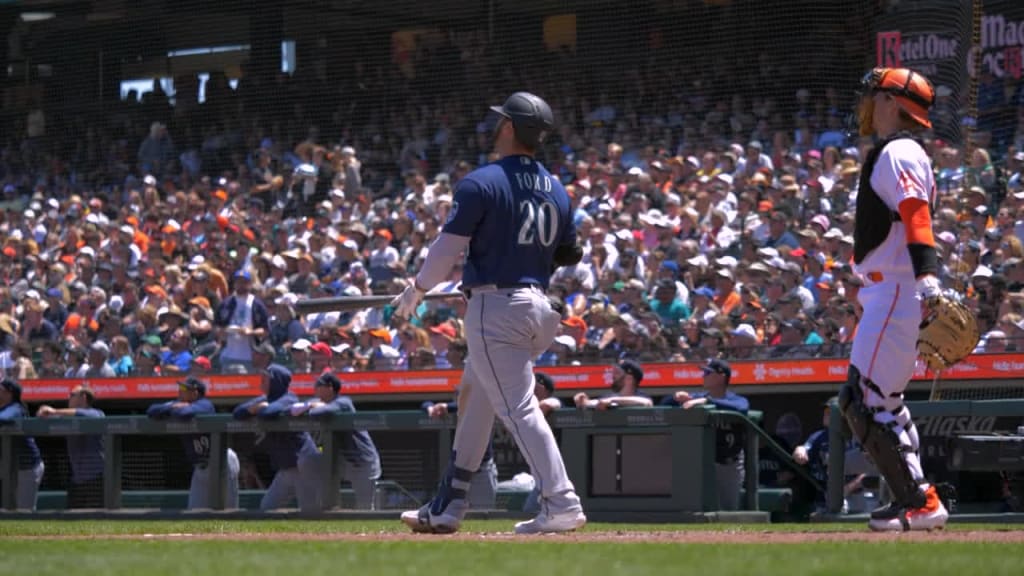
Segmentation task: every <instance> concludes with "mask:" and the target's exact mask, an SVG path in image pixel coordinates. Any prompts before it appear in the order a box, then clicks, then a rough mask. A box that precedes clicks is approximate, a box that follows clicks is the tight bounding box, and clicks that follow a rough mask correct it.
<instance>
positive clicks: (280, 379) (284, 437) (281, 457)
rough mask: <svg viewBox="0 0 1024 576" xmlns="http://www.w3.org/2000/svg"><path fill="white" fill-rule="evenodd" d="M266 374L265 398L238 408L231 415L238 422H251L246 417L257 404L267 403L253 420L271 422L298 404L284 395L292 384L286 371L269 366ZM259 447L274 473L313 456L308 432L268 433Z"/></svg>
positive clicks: (272, 365)
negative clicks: (308, 455) (267, 387)
mask: <svg viewBox="0 0 1024 576" xmlns="http://www.w3.org/2000/svg"><path fill="white" fill-rule="evenodd" d="M267 372H268V373H269V374H270V389H269V391H268V393H267V395H266V396H257V397H255V398H253V399H252V400H248V401H246V402H244V403H242V404H240V405H238V407H237V408H235V410H234V412H233V413H232V415H233V416H234V417H235V418H237V419H239V420H244V419H246V418H251V417H252V416H253V415H252V414H249V407H250V406H253V405H254V404H259V403H260V402H267V403H268V405H267V406H265V407H263V408H262V409H260V411H259V412H258V413H256V417H257V418H262V419H267V420H270V419H274V418H277V417H278V416H280V415H281V414H287V413H288V409H289V408H290V407H291V405H292V404H295V403H296V402H298V401H299V399H298V398H297V397H296V396H295V395H294V394H292V393H291V392H289V391H288V387H289V386H290V385H291V383H292V373H291V371H290V370H288V369H287V368H285V367H284V366H281V365H279V364H271V365H270V366H268V367H267ZM259 445H260V446H261V447H262V449H263V451H264V452H266V453H267V455H269V456H270V464H271V465H272V466H273V467H274V469H275V470H287V469H288V468H295V467H296V466H297V465H298V462H299V455H300V454H315V453H316V452H317V449H316V444H315V443H314V442H313V438H312V437H311V436H310V435H309V433H308V432H269V433H267V435H266V436H265V437H264V438H263V441H262V442H259Z"/></svg>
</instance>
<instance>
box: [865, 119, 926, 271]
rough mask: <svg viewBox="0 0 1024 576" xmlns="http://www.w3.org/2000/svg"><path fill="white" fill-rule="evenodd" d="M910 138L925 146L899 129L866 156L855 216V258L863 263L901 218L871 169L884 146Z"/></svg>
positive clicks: (873, 168)
mask: <svg viewBox="0 0 1024 576" xmlns="http://www.w3.org/2000/svg"><path fill="white" fill-rule="evenodd" d="M900 138H910V139H912V140H913V141H914V142H917V144H918V145H919V146H921V147H922V148H924V146H923V145H922V144H921V141H920V140H918V139H917V138H914V137H913V136H912V135H911V134H910V133H909V132H897V133H896V134H893V135H892V136H890V137H888V138H886V139H884V140H881V141H879V142H878V144H877V145H875V147H874V148H872V149H871V151H870V152H868V156H867V158H866V159H865V160H864V167H863V168H861V171H860V185H859V188H858V191H857V214H856V216H855V218H854V228H853V261H854V262H855V263H857V264H860V263H861V262H862V261H863V260H864V258H865V257H866V256H867V255H868V253H869V252H871V251H872V250H874V249H875V248H878V247H879V246H881V244H882V242H885V239H886V238H888V237H889V231H890V230H891V229H892V223H893V222H899V221H900V213H899V212H897V211H895V210H891V209H889V206H887V205H886V203H885V202H884V201H883V200H882V198H881V197H880V196H879V195H878V192H875V189H874V188H872V187H871V173H872V172H874V170H875V164H876V163H877V162H878V157H879V156H881V154H882V150H884V149H885V147H886V146H888V145H889V143H890V142H892V141H894V140H899V139H900Z"/></svg>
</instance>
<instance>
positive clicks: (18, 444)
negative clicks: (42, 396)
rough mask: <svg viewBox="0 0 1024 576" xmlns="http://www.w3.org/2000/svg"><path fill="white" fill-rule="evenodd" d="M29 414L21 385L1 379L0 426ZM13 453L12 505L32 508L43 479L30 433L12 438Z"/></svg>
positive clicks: (40, 462) (7, 379)
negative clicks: (14, 459)
mask: <svg viewBox="0 0 1024 576" xmlns="http://www.w3.org/2000/svg"><path fill="white" fill-rule="evenodd" d="M28 415H29V412H28V408H26V407H25V405H24V404H23V403H22V401H21V385H20V384H18V383H17V382H16V381H14V380H11V379H10V378H4V379H3V380H2V381H0V426H2V425H5V424H11V423H12V422H14V421H15V420H18V419H21V418H25V417H27V416H28ZM14 454H15V458H16V459H17V464H16V465H17V467H18V474H17V487H16V490H17V492H16V497H15V505H16V506H17V507H18V509H19V510H30V511H33V512H34V511H35V509H36V495H37V494H38V493H39V484H40V483H41V482H42V481H43V471H44V470H45V467H44V466H43V459H42V457H41V456H40V454H39V447H38V446H37V445H36V440H35V438H33V437H32V436H20V437H18V438H16V439H15V440H14Z"/></svg>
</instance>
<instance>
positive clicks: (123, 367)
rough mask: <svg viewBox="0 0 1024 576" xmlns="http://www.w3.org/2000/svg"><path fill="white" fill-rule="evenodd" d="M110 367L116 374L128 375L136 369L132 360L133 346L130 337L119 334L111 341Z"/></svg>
mask: <svg viewBox="0 0 1024 576" xmlns="http://www.w3.org/2000/svg"><path fill="white" fill-rule="evenodd" d="M111 348H112V349H111V358H110V367H111V368H112V369H113V370H114V375H115V376H128V375H130V374H132V373H133V372H134V371H135V362H133V361H132V351H131V346H130V345H129V344H128V339H127V338H125V337H124V336H121V335H118V336H116V337H114V339H113V340H112V341H111Z"/></svg>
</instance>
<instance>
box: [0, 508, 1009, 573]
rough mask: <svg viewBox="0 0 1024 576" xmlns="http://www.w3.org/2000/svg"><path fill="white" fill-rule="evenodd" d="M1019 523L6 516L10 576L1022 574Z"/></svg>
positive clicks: (0, 549) (2, 533)
mask: <svg viewBox="0 0 1024 576" xmlns="http://www.w3.org/2000/svg"><path fill="white" fill-rule="evenodd" d="M1022 528H1024V527H1019V526H1011V527H1007V526H1006V525H992V526H988V525H967V524H955V525H951V526H950V527H949V528H948V529H947V530H946V531H944V532H939V533H934V534H928V533H915V534H911V535H901V534H883V535H872V534H869V533H867V532H866V531H865V529H864V528H863V527H860V526H851V525H849V524H835V525H831V524H825V525H770V526H769V525H746V526H735V525H714V524H712V525H707V524H704V525H693V524H689V525H622V524H591V525H588V526H587V527H586V528H585V529H584V530H583V531H581V532H580V533H577V534H574V535H560V536H540V537H536V536H535V537H514V536H511V535H510V534H509V532H510V529H511V522H509V521H499V520H491V521H470V522H467V523H466V524H465V525H464V527H463V531H462V532H461V534H460V535H458V536H456V537H443V536H441V537H439V536H422V535H421V536H412V535H407V533H406V531H405V530H404V527H403V526H402V525H401V524H400V523H399V522H397V521H390V522H381V521H348V520H346V521H337V520H333V521H332V520H325V521H294V520H267V521H217V520H197V521H124V520H114V521H91V520H89V521H86V520H82V521H78V520H67V521H49V520H46V521H0V563H2V566H3V567H4V573H5V574H32V575H36V574H40V575H43V574H59V575H61V576H84V575H88V574H104V575H108V574H132V575H135V574H139V575H146V576H151V575H152V576H156V575H161V574H188V575H189V576H243V575H245V576H248V575H249V574H269V573H276V574H286V575H287V576H300V575H313V574H340V573H344V572H356V573H359V574H361V575H362V574H410V575H412V574H472V575H474V576H499V575H505V574H509V575H514V576H540V575H542V574H544V575H546V574H554V575H558V576H569V575H575V574H580V575H583V574H587V575H591V574H592V575H595V576H596V575H604V574H630V575H639V574H665V575H669V574H702V575H706V576H711V575H716V576H717V575H720V574H722V575H726V574H784V575H787V576H796V575H802V574H822V575H828V576H841V575H846V574H849V575H851V576H865V575H868V574H884V573H891V572H893V571H898V572H900V573H906V574H908V575H911V576H914V575H925V574H927V575H929V576H931V575H933V574H956V575H958V576H960V575H962V576H968V575H969V574H984V575H986V576H991V575H998V574H1015V575H1016V574H1022V573H1024V568H1022V566H1024V563H1022V559H1024V544H1022V543H1024V531H1022V530H1021V529H1022Z"/></svg>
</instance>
